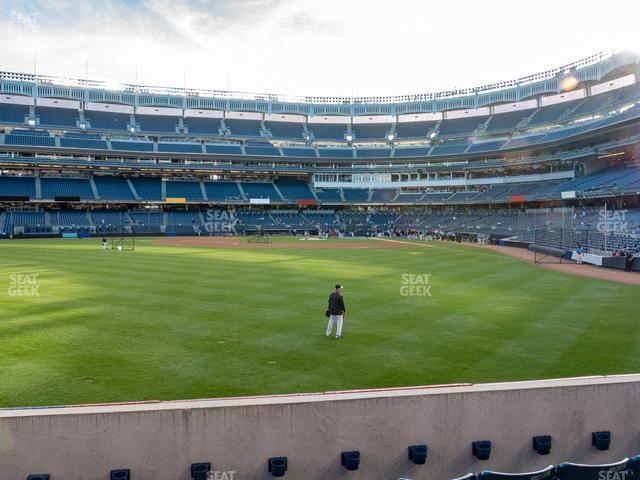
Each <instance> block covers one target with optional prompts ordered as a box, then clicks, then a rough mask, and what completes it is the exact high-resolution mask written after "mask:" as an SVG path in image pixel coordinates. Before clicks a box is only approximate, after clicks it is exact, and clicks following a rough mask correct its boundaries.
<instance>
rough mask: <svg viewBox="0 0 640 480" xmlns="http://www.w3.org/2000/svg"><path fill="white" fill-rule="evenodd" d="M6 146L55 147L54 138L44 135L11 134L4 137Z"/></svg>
mask: <svg viewBox="0 0 640 480" xmlns="http://www.w3.org/2000/svg"><path fill="white" fill-rule="evenodd" d="M4 143H5V145H24V146H29V147H55V145H56V141H55V139H54V138H53V137H49V136H44V135H15V134H13V133H10V134H9V135H6V136H5V137H4Z"/></svg>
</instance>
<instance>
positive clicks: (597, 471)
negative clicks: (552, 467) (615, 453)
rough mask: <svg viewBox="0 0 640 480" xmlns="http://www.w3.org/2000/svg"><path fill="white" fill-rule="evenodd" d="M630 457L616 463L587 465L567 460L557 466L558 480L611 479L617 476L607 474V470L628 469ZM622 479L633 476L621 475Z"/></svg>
mask: <svg viewBox="0 0 640 480" xmlns="http://www.w3.org/2000/svg"><path fill="white" fill-rule="evenodd" d="M628 462H629V459H628V458H625V459H624V460H620V461H619V462H615V463H604V464H601V465H585V464H581V463H571V462H565V463H561V464H560V465H558V466H557V467H556V474H557V478H558V480H603V479H605V480H611V479H614V478H616V477H615V476H613V475H607V472H620V471H623V470H626V468H627V464H628ZM619 478H620V479H621V480H622V479H625V480H626V479H628V478H632V477H631V476H629V477H627V476H626V475H625V476H624V477H622V476H619Z"/></svg>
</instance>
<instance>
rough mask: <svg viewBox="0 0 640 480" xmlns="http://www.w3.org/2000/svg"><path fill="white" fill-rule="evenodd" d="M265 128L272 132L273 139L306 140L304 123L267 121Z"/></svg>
mask: <svg viewBox="0 0 640 480" xmlns="http://www.w3.org/2000/svg"><path fill="white" fill-rule="evenodd" d="M264 126H265V127H266V128H267V130H269V131H270V132H271V135H272V136H273V138H285V139H296V140H301V139H302V138H304V124H302V123H295V122H269V121H265V122H264ZM232 131H233V130H232Z"/></svg>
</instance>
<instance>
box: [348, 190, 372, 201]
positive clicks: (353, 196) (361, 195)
mask: <svg viewBox="0 0 640 480" xmlns="http://www.w3.org/2000/svg"><path fill="white" fill-rule="evenodd" d="M342 194H343V195H344V199H345V200H346V201H347V202H358V203H362V202H367V201H369V190H367V189H366V188H345V189H343V190H342Z"/></svg>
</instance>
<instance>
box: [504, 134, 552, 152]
mask: <svg viewBox="0 0 640 480" xmlns="http://www.w3.org/2000/svg"><path fill="white" fill-rule="evenodd" d="M544 135H545V134H544V133H539V134H535V135H526V136H521V137H511V140H509V141H508V142H507V143H505V144H504V145H503V147H502V149H503V150H507V149H509V148H523V147H529V146H531V145H535V144H536V143H538V141H540V139H542V137H544Z"/></svg>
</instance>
